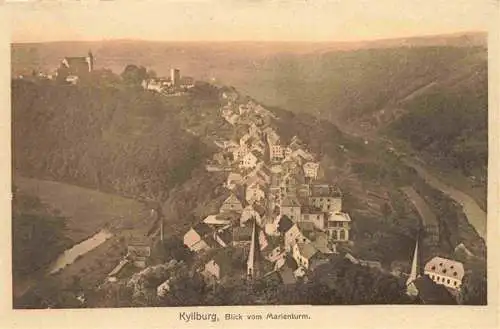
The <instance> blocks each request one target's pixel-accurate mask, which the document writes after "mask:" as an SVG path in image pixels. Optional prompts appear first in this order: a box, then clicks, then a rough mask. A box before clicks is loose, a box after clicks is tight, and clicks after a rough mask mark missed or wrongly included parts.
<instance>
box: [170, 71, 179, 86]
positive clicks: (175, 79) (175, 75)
mask: <svg viewBox="0 0 500 329" xmlns="http://www.w3.org/2000/svg"><path fill="white" fill-rule="evenodd" d="M170 81H172V85H173V86H174V87H178V86H179V85H180V82H181V71H180V70H179V69H176V68H172V69H170Z"/></svg>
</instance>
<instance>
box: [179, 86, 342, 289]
mask: <svg viewBox="0 0 500 329" xmlns="http://www.w3.org/2000/svg"><path fill="white" fill-rule="evenodd" d="M222 97H223V99H226V100H227V105H225V106H224V107H222V109H221V114H222V116H223V117H224V118H225V119H226V120H227V121H228V122H229V123H230V124H232V125H234V126H237V128H244V129H239V131H242V133H243V136H241V137H240V138H239V140H237V141H236V140H219V141H216V145H217V146H218V147H219V148H220V151H219V152H218V153H217V154H216V155H215V156H214V158H213V161H212V166H214V165H218V166H219V167H221V168H224V170H225V171H227V173H228V177H227V181H226V182H225V188H226V189H227V198H226V199H225V200H224V202H223V203H222V205H221V206H220V209H219V213H217V214H213V215H210V216H207V217H206V218H204V219H203V220H202V221H201V222H200V223H198V224H197V225H195V226H193V227H192V228H191V229H190V230H189V231H188V232H187V233H186V234H185V235H184V244H185V245H186V246H187V247H188V248H189V249H190V250H192V251H194V252H197V253H200V252H203V251H206V250H210V249H214V248H225V247H227V246H240V247H243V248H246V249H245V250H247V252H246V255H247V256H248V259H247V275H248V276H249V277H252V278H254V277H256V276H260V275H265V274H266V273H263V272H262V270H261V268H262V267H267V268H269V267H270V266H269V265H270V264H271V265H272V266H271V268H272V272H275V273H279V274H280V276H281V279H282V281H283V282H286V283H291V282H293V281H294V280H296V279H297V278H298V277H301V276H304V275H305V274H307V272H308V271H310V270H312V269H313V268H314V267H316V266H317V265H319V264H321V263H324V262H325V261H326V259H327V257H328V255H329V254H333V253H336V252H337V251H336V250H337V245H338V244H340V243H349V242H350V230H351V218H350V216H349V214H348V213H346V212H344V211H343V209H342V193H341V191H340V189H339V188H338V187H337V186H335V185H333V184H329V183H325V182H321V179H320V176H321V175H320V164H319V162H317V160H316V159H315V156H314V155H313V154H312V153H311V152H309V151H308V149H307V148H306V146H305V145H304V143H302V142H301V141H300V140H299V138H297V137H293V138H292V139H291V140H290V142H289V143H283V141H282V140H281V138H280V136H279V135H278V133H277V132H276V131H275V129H274V128H273V127H272V125H271V122H272V119H273V115H272V114H271V113H270V112H269V111H268V110H266V109H264V108H263V107H262V106H261V105H258V104H256V103H254V102H252V101H248V102H246V103H243V104H236V102H235V99H234V98H233V97H231V95H226V94H223V95H222ZM236 109H237V111H236ZM207 169H208V167H207ZM221 263H222V261H218V260H217V259H212V260H210V261H209V262H208V263H207V264H206V267H205V273H206V274H208V275H209V276H213V277H216V278H217V279H220V278H221V276H222V274H221V268H223V267H224V265H223V264H221ZM263 263H265V264H263Z"/></svg>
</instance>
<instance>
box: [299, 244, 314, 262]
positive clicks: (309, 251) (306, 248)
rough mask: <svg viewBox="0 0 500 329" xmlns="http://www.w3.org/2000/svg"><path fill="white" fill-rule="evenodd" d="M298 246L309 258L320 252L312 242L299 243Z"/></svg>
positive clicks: (304, 255)
mask: <svg viewBox="0 0 500 329" xmlns="http://www.w3.org/2000/svg"><path fill="white" fill-rule="evenodd" d="M297 247H298V248H299V252H300V254H301V255H302V256H303V257H305V258H307V259H311V257H312V256H314V255H315V254H316V253H317V252H318V249H316V248H314V246H313V245H312V243H310V242H306V243H297Z"/></svg>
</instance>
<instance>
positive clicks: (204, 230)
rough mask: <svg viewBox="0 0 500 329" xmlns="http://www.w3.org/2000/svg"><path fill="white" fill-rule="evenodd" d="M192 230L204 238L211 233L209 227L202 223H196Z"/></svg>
mask: <svg viewBox="0 0 500 329" xmlns="http://www.w3.org/2000/svg"><path fill="white" fill-rule="evenodd" d="M193 230H194V231H196V233H198V234H199V235H200V236H201V237H204V236H206V235H207V234H209V233H210V232H212V229H211V228H210V226H208V225H207V224H205V223H203V222H201V223H198V224H196V225H195V226H193Z"/></svg>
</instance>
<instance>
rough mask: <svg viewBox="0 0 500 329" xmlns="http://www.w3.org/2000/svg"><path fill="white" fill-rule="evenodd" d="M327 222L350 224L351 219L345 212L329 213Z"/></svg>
mask: <svg viewBox="0 0 500 329" xmlns="http://www.w3.org/2000/svg"><path fill="white" fill-rule="evenodd" d="M328 221H329V222H350V221H351V217H350V216H349V214H348V213H345V212H336V213H330V214H329V215H328Z"/></svg>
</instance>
